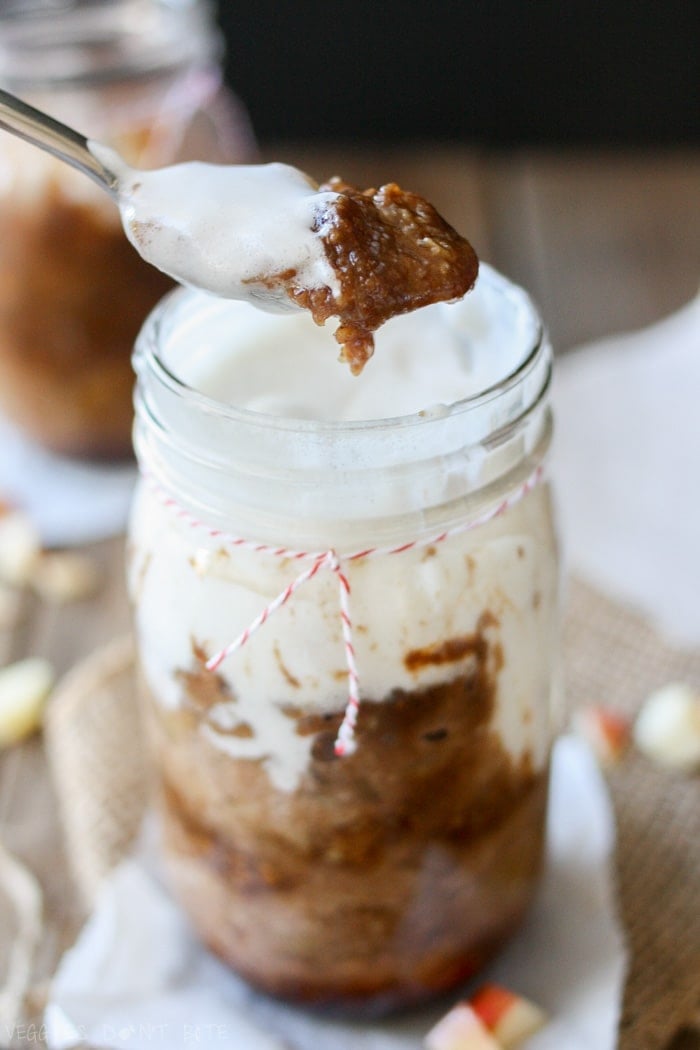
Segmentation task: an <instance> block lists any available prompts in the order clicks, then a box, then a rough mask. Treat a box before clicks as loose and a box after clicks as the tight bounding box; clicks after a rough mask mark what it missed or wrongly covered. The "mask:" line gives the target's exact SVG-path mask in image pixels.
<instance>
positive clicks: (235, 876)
mask: <svg viewBox="0 0 700 1050" xmlns="http://www.w3.org/2000/svg"><path fill="white" fill-rule="evenodd" d="M419 315H420V317H419ZM392 326H397V327H396V332H398V333H399V335H400V339H399V343H401V340H405V341H407V343H412V344H415V345H411V346H410V347H408V349H410V350H411V352H415V353H414V357H413V359H412V363H410V364H408V365H407V364H406V358H407V348H406V347H404V346H403V344H401V345H400V346H399V351H398V353H397V356H396V357H395V358H391V357H390V356H389V353H390V350H389V349H387V348H385V346H384V343H383V340H384V339H385V338H386V339H390V337H391V338H393V336H392V332H393V331H394V329H393V328H392ZM324 340H325V342H324ZM448 340H449V341H450V343H451V345H452V349H453V350H455V352H456V353H457V354H461V353H462V350H463V356H464V359H465V361H466V365H467V366H466V369H465V375H466V379H467V381H468V383H471V389H472V392H471V393H470V394H469V395H468V396H465V397H463V398H461V399H460V400H456V401H453V402H452V403H445V402H444V401H440V400H438V401H437V402H434V403H431V402H430V400H428V401H426V400H425V399H426V398H428V399H430V398H431V397H433V396H434V395H433V393H432V392H431V390H432V388H431V383H432V382H433V380H434V378H435V375H434V374H435V372H436V371H439V370H440V368H441V360H442V357H441V355H442V354H443V352H446V344H447V342H448ZM332 343H333V341H332V336H331V335H330V334H329V333H328V332H324V331H323V329H317V328H316V327H315V326H314V325H313V323H312V322H311V320H310V319H309V318H308V317H307V316H306V315H302V314H298V315H294V316H292V315H285V316H273V315H266V314H263V313H262V312H260V311H257V310H255V308H253V307H252V306H250V305H248V304H245V303H233V302H226V301H223V300H216V299H213V298H210V297H207V296H205V295H202V294H201V293H196V292H192V291H183V290H180V291H178V292H176V293H174V294H172V295H171V296H170V297H168V298H166V299H165V301H164V302H163V303H162V304H161V305H160V306H159V307H157V308H156V310H155V311H154V312H153V313H152V314H151V316H150V318H149V320H148V321H147V322H146V325H145V327H144V328H143V330H142V332H141V335H140V337H139V340H138V343H137V349H136V354H135V367H136V372H137V374H138V384H137V397H136V405H137V409H136V417H137V418H136V428H135V444H136V453H137V457H138V461H139V464H140V468H141V480H140V482H139V486H138V490H137V493H136V497H135V502H134V506H133V513H132V518H131V527H130V540H129V581H130V595H131V600H132V602H133V608H134V616H135V628H136V637H137V645H138V652H139V664H140V676H141V683H142V692H143V699H144V705H143V706H144V713H145V720H146V726H147V731H148V735H149V739H150V743H151V747H152V762H153V767H154V770H155V780H156V783H157V809H158V813H159V824H160V828H161V832H162V848H163V856H164V858H165V864H166V867H167V871H168V873H169V878H170V881H171V885H172V888H173V891H174V893H175V894H176V896H177V897H178V898H179V899H180V901H181V902H182V905H183V906H184V908H185V909H186V911H187V912H188V913H189V915H190V917H191V919H192V921H193V923H194V926H195V927H196V929H197V930H198V931H199V934H200V936H201V938H202V939H203V941H204V942H205V943H206V944H207V945H208V946H209V947H210V948H211V949H212V950H213V951H214V952H215V953H216V954H217V955H219V956H220V957H221V958H222V959H224V960H226V961H227V962H228V963H229V964H230V965H231V966H232V967H233V968H234V969H235V970H236V971H237V972H238V973H239V974H241V975H242V976H243V977H244V978H246V979H247V980H249V981H250V982H252V984H253V985H255V986H257V987H258V988H261V989H263V990H265V991H267V992H269V993H272V994H273V995H275V996H282V997H287V998H289V999H291V1000H298V1001H302V1002H308V1003H315V1004H323V1005H329V1006H334V1007H337V1006H341V1007H349V1008H352V1009H358V1010H359V1009H362V1010H368V1009H371V1010H377V1009H380V1010H383V1009H389V1008H394V1007H397V1006H402V1005H406V1004H409V1003H414V1002H418V1001H421V1000H423V999H426V998H429V997H431V996H434V995H436V994H437V993H440V992H443V991H445V990H446V989H448V988H450V987H452V986H454V985H456V984H458V983H459V982H461V981H462V980H464V979H465V978H467V977H468V976H470V975H471V974H473V973H474V972H476V971H477V970H478V969H479V968H480V967H482V966H483V964H484V963H485V962H486V961H487V960H488V959H489V958H490V957H491V956H492V954H493V953H494V952H495V951H496V950H497V949H498V948H499V946H500V945H502V944H503V943H504V942H505V941H506V940H507V939H508V938H509V937H510V936H511V934H512V933H513V931H514V930H515V929H516V928H517V926H518V924H519V923H520V921H521V919H522V917H523V914H524V912H525V910H526V908H527V906H528V902H529V901H530V899H531V897H532V894H533V890H534V888H535V886H536V884H537V879H538V875H539V872H540V868H541V863H542V852H543V836H544V826H545V808H546V801H547V781H548V768H549V756H550V748H551V744H552V738H553V733H554V724H555V720H554V718H553V694H554V686H555V678H556V675H555V668H556V663H557V659H556V649H557V645H556V637H557V555H556V545H555V537H554V531H553V526H552V514H551V506H550V492H549V486H548V483H547V477H546V457H547V450H548V447H549V443H550V432H551V417H550V408H549V405H548V387H549V380H550V370H551V350H550V345H549V343H548V341H547V338H546V335H545V333H544V331H543V328H542V326H541V323H540V321H539V318H538V315H537V313H536V311H535V309H534V308H533V306H532V304H531V302H530V300H529V299H528V297H527V296H526V295H525V293H524V292H522V291H521V290H520V289H519V288H517V287H516V286H514V285H512V284H510V283H509V282H508V281H506V280H505V279H504V278H503V277H501V276H499V275H498V274H497V273H495V272H494V271H493V270H490V269H489V268H488V267H486V266H482V269H481V274H480V276H479V279H478V281H477V285H476V288H475V290H474V291H473V292H472V293H470V295H469V296H467V297H466V299H465V300H464V301H463V302H461V303H457V304H450V305H444V304H441V305H440V306H439V307H428V308H426V309H424V310H421V311H418V312H417V313H416V314H412V315H409V316H407V317H405V318H396V319H394V320H393V321H390V322H389V323H388V324H387V325H386V326H385V328H383V329H381V330H380V332H379V333H377V349H376V353H375V360H372V361H370V362H369V364H368V365H367V366H366V368H365V371H364V373H363V374H362V376H361V377H359V378H355V377H351V376H350V375H349V373H347V374H346V373H345V372H344V371H343V366H342V365H341V364H339V363H337V362H336V361H335V360H334V356H335V354H334V351H333V349H332ZM404 351H406V353H405V352H404ZM391 353H393V350H392V351H391ZM414 367H415V368H416V369H417V371H415V373H414V374H413V373H411V369H413V368H414ZM373 369H375V371H373ZM336 376H337V378H336ZM450 382H451V380H450ZM354 384H360V385H359V386H357V385H354ZM406 384H407V387H406V392H407V398H406V399H404V400H401V399H399V401H397V400H396V391H397V389H398V388H399V387H402V389H403V387H404V386H406ZM336 385H338V388H339V389H340V387H342V391H343V394H342V398H345V397H346V393H347V397H350V398H351V399H352V398H354V399H355V401H357V398H358V397H360V398H361V399H363V404H364V409H363V410H362V411H357V410H353V411H348V412H344V413H341V412H340V411H339V410H338V408H337V405H338V404H339V403H340V400H342V398H340V400H339V399H338V398H336V393H337V391H336V390H335V386H336ZM408 388H411V389H410V390H409V389H408ZM409 395H410V396H409ZM436 396H438V397H439V394H438V395H436ZM401 397H403V395H401ZM411 397H412V398H413V401H414V402H415V403H416V404H418V405H421V404H422V408H418V409H416V410H415V411H412V412H410V413H409V414H403V415H393V416H392V415H391V412H394V411H396V406H397V405H399V404H402V405H405V406H408V405H409V404H410V403H411ZM344 403H345V402H344ZM382 406H384V408H385V415H384V417H382V416H381V414H380V411H381V409H382ZM387 408H388V409H389V411H388V412H387V411H386V409H387ZM340 415H346V416H348V415H349V416H350V417H351V418H336V417H338V416H340ZM358 416H363V417H364V418H358Z"/></svg>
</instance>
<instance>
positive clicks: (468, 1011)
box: [425, 1003, 501, 1050]
mask: <svg viewBox="0 0 700 1050" xmlns="http://www.w3.org/2000/svg"><path fill="white" fill-rule="evenodd" d="M425 1047H426V1050H501V1048H500V1044H499V1043H498V1042H496V1040H495V1039H494V1038H493V1036H491V1035H489V1033H488V1031H487V1030H486V1028H485V1027H484V1025H483V1024H482V1023H481V1021H480V1020H479V1018H478V1017H477V1015H476V1013H475V1012H474V1010H472V1008H471V1006H469V1004H468V1003H457V1005H456V1006H453V1007H452V1009H451V1010H450V1011H449V1013H447V1014H445V1016H444V1017H443V1018H442V1019H441V1020H440V1021H438V1023H437V1024H436V1025H435V1027H434V1028H431V1030H430V1031H429V1032H428V1034H427V1036H426V1037H425Z"/></svg>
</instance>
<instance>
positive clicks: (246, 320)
mask: <svg viewBox="0 0 700 1050" xmlns="http://www.w3.org/2000/svg"><path fill="white" fill-rule="evenodd" d="M224 326H227V327H228V328H229V331H230V332H231V333H232V335H231V338H230V339H228V340H219V339H217V338H216V332H217V330H218V331H221V329H222V327H224ZM537 333H538V322H537V319H536V317H535V316H534V314H533V310H532V305H531V303H530V301H529V299H528V298H527V296H526V295H525V293H524V292H522V291H521V290H520V289H518V288H516V287H515V286H513V285H511V284H509V283H508V282H507V281H505V280H504V279H503V278H502V277H500V275H499V274H497V273H496V272H495V271H494V270H492V269H491V268H490V267H488V266H486V265H483V264H482V271H481V275H480V277H478V278H477V282H476V284H475V286H474V289H473V290H472V291H471V292H470V293H469V294H468V295H466V296H465V297H464V298H463V299H460V300H459V301H458V302H455V303H436V304H435V305H433V306H426V307H424V308H423V309H421V310H416V311H414V312H413V313H411V314H404V315H402V316H399V317H393V318H391V319H390V320H389V321H387V322H386V323H385V324H384V325H383V326H382V327H381V328H380V329H379V330H378V331H377V333H376V334H375V343H376V352H375V354H374V357H373V358H372V360H371V361H370V362H369V364H368V365H367V367H366V368H365V369H364V371H363V372H362V374H361V375H359V376H353V375H351V374H350V372H349V371H348V370H347V369H344V368H338V365H337V363H336V360H335V358H336V354H335V353H334V344H333V342H332V340H331V333H330V332H329V330H328V329H327V328H325V327H319V326H317V325H315V324H314V322H313V321H312V319H311V317H310V316H309V315H308V314H307V313H305V312H304V313H298V314H289V315H284V316H280V315H274V314H265V315H262V316H261V315H260V312H259V311H257V310H255V308H254V307H252V306H251V305H250V304H248V303H243V302H228V303H225V304H217V305H216V306H215V307H213V308H212V311H211V313H210V315H209V317H207V315H206V313H203V317H202V328H201V330H200V333H199V338H200V341H201V343H202V344H204V345H206V347H207V350H206V353H200V352H195V353H193V352H190V353H183V354H182V355H179V365H178V374H179V377H180V378H181V379H182V380H183V381H184V382H186V383H187V384H188V385H189V386H191V387H193V388H194V389H195V390H198V391H200V392H201V393H203V394H207V395H208V396H210V397H213V398H215V399H216V400H217V401H220V402H226V403H228V404H231V405H236V406H237V407H239V408H247V409H251V410H253V411H255V412H263V413H267V414H270V415H274V416H283V417H287V418H293V419H308V420H314V419H315V420H325V421H339V422H348V421H352V420H371V419H382V418H387V417H396V416H404V415H410V414H413V413H417V412H424V413H425V412H436V411H439V410H440V407H441V406H448V405H451V404H453V403H454V402H455V401H460V400H462V399H464V398H467V397H472V396H474V395H476V394H479V393H481V392H483V391H486V390H489V389H490V388H491V387H493V386H495V385H496V384H497V383H498V382H500V381H501V380H502V379H503V378H504V377H505V376H508V375H511V374H512V373H513V372H515V371H516V369H517V368H518V366H519V365H520V364H521V363H522V362H523V361H524V360H525V358H526V357H527V355H528V353H529V352H530V350H531V349H532V347H533V345H534V344H535V342H536V340H537Z"/></svg>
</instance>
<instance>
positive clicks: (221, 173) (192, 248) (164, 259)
mask: <svg viewBox="0 0 700 1050" xmlns="http://www.w3.org/2000/svg"><path fill="white" fill-rule="evenodd" d="M90 149H91V151H92V153H93V154H94V155H95V156H96V157H97V158H98V160H100V161H101V162H102V163H103V164H105V166H106V167H107V168H108V169H109V170H111V171H113V172H114V173H115V174H116V175H117V177H118V203H119V210H120V212H121V216H122V223H123V226H124V230H125V232H126V235H127V237H128V238H129V240H130V241H131V242H132V244H133V245H134V247H135V248H136V250H137V251H138V252H139V253H140V255H141V256H142V257H143V258H144V259H145V260H146V261H147V262H149V263H151V264H152V265H153V266H155V267H157V268H158V269H159V270H162V271H163V272H164V273H167V274H169V276H171V277H173V278H175V280H177V281H180V282H181V283H182V284H186V285H190V286H193V287H195V288H203V289H205V290H206V291H208V292H211V293H213V294H215V295H219V296H223V297H224V298H233V299H243V300H250V301H254V302H255V303H256V304H257V305H258V306H261V305H262V306H267V307H268V308H281V309H296V307H294V305H293V304H292V302H291V301H290V300H289V299H288V297H287V294H286V292H285V291H284V289H277V290H272V289H269V288H267V287H266V286H265V284H264V279H265V278H268V277H271V276H274V275H277V274H281V273H284V272H286V271H295V273H296V277H295V281H296V282H297V283H298V284H299V285H300V286H301V287H304V288H308V289H313V288H320V287H328V288H330V289H331V291H333V292H334V293H335V292H336V291H337V289H338V286H337V279H336V275H335V272H334V270H333V268H332V266H331V265H330V263H329V262H328V261H327V259H326V256H325V253H324V249H323V241H322V236H323V233H324V231H325V225H324V220H323V215H324V212H325V211H326V208H327V205H328V203H329V202H330V201H332V200H335V199H336V198H337V196H338V194H337V193H333V192H319V191H318V190H317V189H316V185H315V183H314V182H313V181H312V180H311V179H309V177H308V176H307V175H305V174H304V173H303V172H301V171H299V170H298V169H297V168H293V167H291V166H290V165H288V164H206V163H203V162H200V161H192V162H189V163H184V164H174V165H171V166H170V167H165V168H156V169H154V170H152V171H136V170H134V169H133V168H130V167H129V166H128V165H126V164H125V163H124V161H123V160H122V159H121V158H120V157H119V156H118V155H117V154H116V153H114V152H113V151H112V150H110V149H108V148H107V147H104V146H101V145H99V144H98V143H95V142H91V143H90ZM261 279H263V280H261Z"/></svg>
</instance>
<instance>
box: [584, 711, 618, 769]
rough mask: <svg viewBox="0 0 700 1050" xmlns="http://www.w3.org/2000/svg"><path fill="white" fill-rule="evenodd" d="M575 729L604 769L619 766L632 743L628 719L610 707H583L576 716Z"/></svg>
mask: <svg viewBox="0 0 700 1050" xmlns="http://www.w3.org/2000/svg"><path fill="white" fill-rule="evenodd" d="M574 728H575V730H576V732H577V733H578V734H579V735H580V736H582V737H583V739H584V740H586V741H587V742H588V744H589V745H590V748H591V750H592V751H593V754H594V755H595V757H596V758H597V760H598V762H599V763H600V765H601V766H603V768H605V769H608V768H610V767H611V766H614V765H617V763H618V762H619V761H620V759H621V758H622V756H623V755H624V753H625V751H626V750H627V746H628V744H629V741H630V736H631V730H632V725H631V722H630V720H629V719H628V718H626V717H625V716H624V715H622V714H620V713H619V712H617V711H613V710H611V709H610V708H609V707H603V706H601V705H591V706H589V707H582V708H580V709H579V710H578V711H577V712H576V715H575V716H574Z"/></svg>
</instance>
